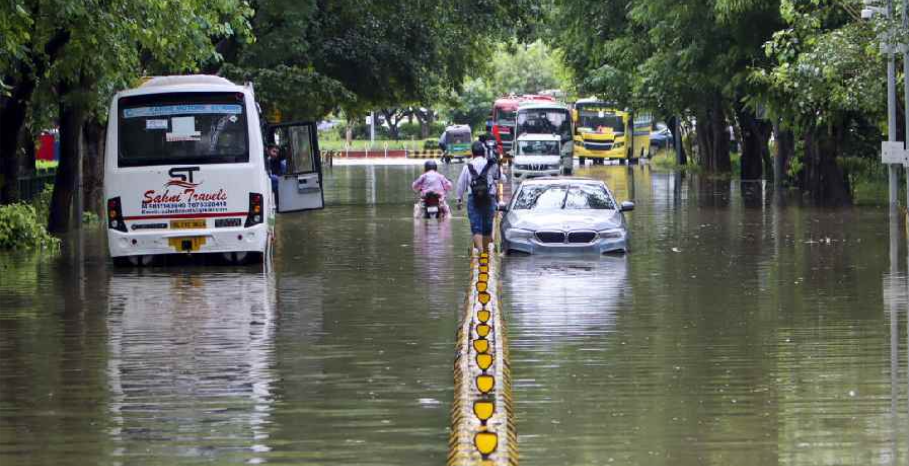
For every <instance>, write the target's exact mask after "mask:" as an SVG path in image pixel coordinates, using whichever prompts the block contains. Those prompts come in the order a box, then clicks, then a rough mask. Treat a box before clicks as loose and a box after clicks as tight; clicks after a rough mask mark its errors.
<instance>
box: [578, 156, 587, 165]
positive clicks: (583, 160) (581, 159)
mask: <svg viewBox="0 0 909 466" xmlns="http://www.w3.org/2000/svg"><path fill="white" fill-rule="evenodd" d="M578 163H579V164H581V166H582V167H583V166H584V165H586V164H587V157H579V158H578Z"/></svg>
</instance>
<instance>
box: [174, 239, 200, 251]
mask: <svg viewBox="0 0 909 466" xmlns="http://www.w3.org/2000/svg"><path fill="white" fill-rule="evenodd" d="M167 244H169V245H170V247H172V248H174V249H176V250H177V252H196V251H198V250H199V248H201V247H202V246H203V245H204V244H205V237H204V236H184V237H178V238H167Z"/></svg>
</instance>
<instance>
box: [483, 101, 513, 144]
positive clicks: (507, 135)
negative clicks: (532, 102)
mask: <svg viewBox="0 0 909 466" xmlns="http://www.w3.org/2000/svg"><path fill="white" fill-rule="evenodd" d="M519 104H520V101H519V100H518V99H517V98H510V97H509V98H502V99H496V101H495V102H494V103H493V104H492V117H491V125H489V128H487V130H488V131H487V132H488V133H490V134H496V133H498V135H499V138H500V139H501V140H502V150H503V151H504V153H505V154H507V155H511V148H512V144H513V143H514V127H515V124H516V122H517V115H516V112H517V110H518V105H519Z"/></svg>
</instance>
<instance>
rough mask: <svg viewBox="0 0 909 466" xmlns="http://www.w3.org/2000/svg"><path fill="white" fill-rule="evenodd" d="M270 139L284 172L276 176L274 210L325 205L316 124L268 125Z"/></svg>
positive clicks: (321, 206) (293, 210)
mask: <svg viewBox="0 0 909 466" xmlns="http://www.w3.org/2000/svg"><path fill="white" fill-rule="evenodd" d="M269 133H270V141H269V142H271V143H273V144H277V145H278V148H279V151H280V154H281V157H282V159H283V161H284V162H283V165H284V170H283V171H284V173H283V174H280V175H279V176H278V192H277V193H276V195H277V198H278V212H296V211H300V210H313V209H321V208H323V207H325V196H324V194H323V189H322V160H321V159H322V157H321V156H320V153H319V138H318V132H317V129H316V124H315V123H312V122H303V123H284V124H279V125H273V126H271V127H270V131H269Z"/></svg>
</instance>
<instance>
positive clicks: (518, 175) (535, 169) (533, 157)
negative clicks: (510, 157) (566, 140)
mask: <svg viewBox="0 0 909 466" xmlns="http://www.w3.org/2000/svg"><path fill="white" fill-rule="evenodd" d="M571 163H572V160H571V157H570V156H566V155H565V154H563V153H562V138H561V137H559V135H558V134H532V133H530V134H522V135H520V136H518V142H517V144H516V145H515V150H514V165H513V167H512V169H511V176H512V180H513V181H515V182H519V181H521V180H525V179H528V178H533V177H538V176H557V175H561V174H563V173H570V172H571Z"/></svg>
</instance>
